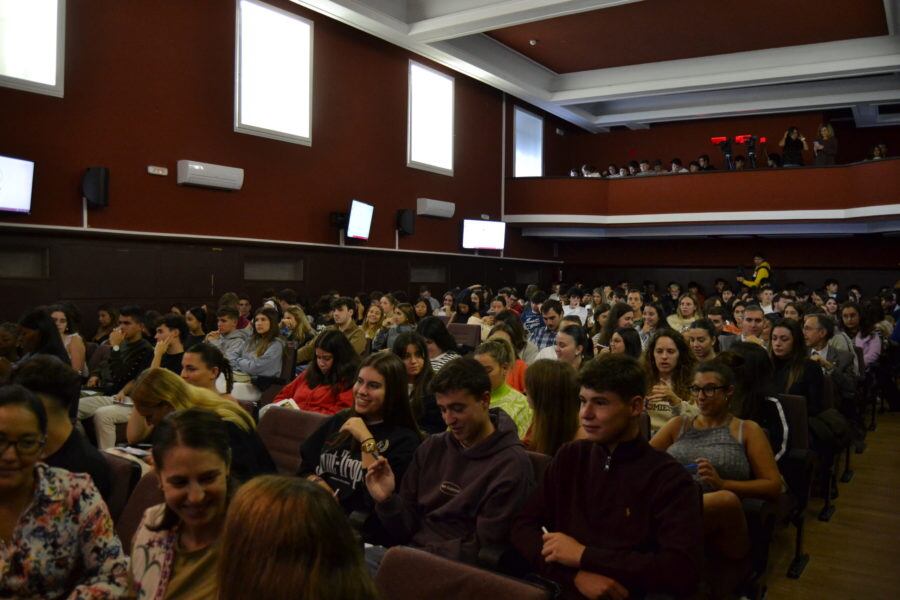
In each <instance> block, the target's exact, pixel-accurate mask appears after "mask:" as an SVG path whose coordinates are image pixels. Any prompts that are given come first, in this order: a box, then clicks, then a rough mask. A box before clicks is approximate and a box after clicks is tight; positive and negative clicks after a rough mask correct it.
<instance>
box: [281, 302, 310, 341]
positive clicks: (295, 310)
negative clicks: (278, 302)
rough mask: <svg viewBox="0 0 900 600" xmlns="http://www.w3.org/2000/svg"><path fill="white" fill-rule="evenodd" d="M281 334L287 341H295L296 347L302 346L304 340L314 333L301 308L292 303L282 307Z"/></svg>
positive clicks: (307, 339)
mask: <svg viewBox="0 0 900 600" xmlns="http://www.w3.org/2000/svg"><path fill="white" fill-rule="evenodd" d="M281 334H282V335H283V336H284V338H285V339H286V340H287V341H289V342H297V347H298V348H302V347H303V346H305V345H306V342H308V341H309V340H311V339H313V337H314V336H315V335H316V332H315V330H313V328H312V325H310V324H309V319H308V318H306V313H305V312H303V308H301V307H300V306H297V305H296V304H292V305H290V306H288V307H287V308H285V309H284V315H282V317H281Z"/></svg>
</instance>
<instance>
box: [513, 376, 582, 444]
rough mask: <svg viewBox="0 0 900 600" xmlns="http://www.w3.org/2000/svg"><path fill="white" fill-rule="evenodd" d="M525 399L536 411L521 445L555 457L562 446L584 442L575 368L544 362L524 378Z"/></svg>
mask: <svg viewBox="0 0 900 600" xmlns="http://www.w3.org/2000/svg"><path fill="white" fill-rule="evenodd" d="M525 387H526V398H527V399H528V405H529V406H530V407H531V409H532V411H533V416H532V419H531V426H530V427H529V428H528V432H527V433H526V434H525V437H524V438H522V443H523V444H524V445H525V447H526V448H528V449H529V450H531V451H533V452H539V453H541V454H546V455H548V456H553V455H555V454H556V452H557V450H559V449H560V448H561V447H562V446H563V444H567V443H568V442H571V441H573V440H576V439H583V438H584V436H585V434H584V430H582V429H581V427H580V426H579V423H578V381H577V373H576V371H575V369H574V368H573V367H572V365H569V364H567V363H564V362H561V361H557V360H548V359H541V360H538V361H535V363H534V364H533V365H531V367H530V368H529V369H528V371H527V372H526V374H525Z"/></svg>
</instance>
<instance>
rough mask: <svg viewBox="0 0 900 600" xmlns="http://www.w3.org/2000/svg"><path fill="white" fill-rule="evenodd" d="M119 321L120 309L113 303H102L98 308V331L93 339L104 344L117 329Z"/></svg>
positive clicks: (96, 342)
mask: <svg viewBox="0 0 900 600" xmlns="http://www.w3.org/2000/svg"><path fill="white" fill-rule="evenodd" d="M118 323H119V311H118V310H116V308H115V307H113V306H112V305H111V304H101V305H100V306H99V307H98V308H97V331H95V332H94V336H93V337H92V338H91V341H92V342H94V343H95V344H102V343H103V342H105V341H106V340H107V339H109V334H110V332H111V331H112V330H113V329H115V327H116V325H117V324H118Z"/></svg>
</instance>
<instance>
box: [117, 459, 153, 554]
mask: <svg viewBox="0 0 900 600" xmlns="http://www.w3.org/2000/svg"><path fill="white" fill-rule="evenodd" d="M164 501H165V498H164V497H163V493H162V490H161V489H159V477H158V476H157V474H156V471H149V472H148V473H147V474H146V475H144V476H143V477H141V480H140V481H138V484H137V485H136V486H135V488H134V491H133V492H131V497H130V498H128V503H127V504H125V508H124V509H123V510H122V514H121V515H119V519H118V520H117V521H116V534H117V535H118V536H119V539H120V540H122V547H123V548H125V552H126V553H130V552H131V539H132V538H133V537H134V534H135V533H137V528H138V525H140V524H141V518H142V517H143V516H144V511H145V510H147V509H148V508H150V507H151V506H156V505H157V504H162V503H163V502H164Z"/></svg>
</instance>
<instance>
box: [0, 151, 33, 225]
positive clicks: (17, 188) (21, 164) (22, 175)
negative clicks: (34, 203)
mask: <svg viewBox="0 0 900 600" xmlns="http://www.w3.org/2000/svg"><path fill="white" fill-rule="evenodd" d="M33 183H34V163H33V162H32V161H30V160H22V159H20V158H12V157H11V156H0V211H9V212H18V213H30V212H31V187H32V184H33Z"/></svg>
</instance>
